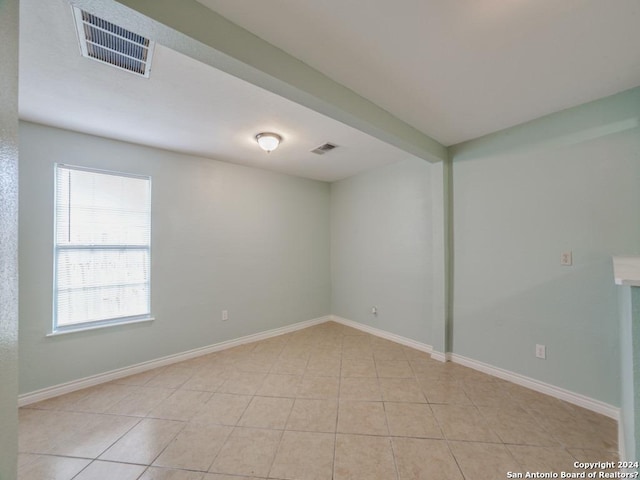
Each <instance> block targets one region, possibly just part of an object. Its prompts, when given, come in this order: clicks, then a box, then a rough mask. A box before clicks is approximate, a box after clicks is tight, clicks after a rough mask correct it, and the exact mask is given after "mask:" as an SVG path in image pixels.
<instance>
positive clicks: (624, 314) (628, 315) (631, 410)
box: [617, 286, 640, 461]
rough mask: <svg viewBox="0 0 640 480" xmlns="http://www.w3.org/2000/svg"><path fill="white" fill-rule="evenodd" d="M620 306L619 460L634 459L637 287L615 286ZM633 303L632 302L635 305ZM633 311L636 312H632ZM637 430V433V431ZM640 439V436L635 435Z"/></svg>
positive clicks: (637, 371) (639, 366) (639, 316)
mask: <svg viewBox="0 0 640 480" xmlns="http://www.w3.org/2000/svg"><path fill="white" fill-rule="evenodd" d="M617 290H618V298H619V307H620V327H621V328H620V424H619V428H621V429H622V434H623V438H624V458H621V459H620V460H626V461H635V460H636V458H637V457H636V414H635V412H636V406H635V403H636V398H637V395H636V393H635V386H636V379H635V377H636V375H640V371H639V370H638V368H640V365H638V366H636V365H634V349H633V344H634V342H636V341H637V340H636V339H634V338H633V332H634V330H635V332H636V336H637V334H638V328H637V327H638V325H634V316H635V320H636V323H637V322H638V320H639V319H640V315H638V314H639V313H640V312H638V307H640V303H638V302H637V301H636V302H634V301H633V300H634V299H633V297H632V294H631V291H632V290H636V292H635V297H636V300H638V299H637V297H638V292H637V290H639V289H638V288H635V287H627V286H620V287H617ZM634 303H635V305H634ZM634 310H635V311H634ZM638 433H640V432H638ZM638 438H640V437H638Z"/></svg>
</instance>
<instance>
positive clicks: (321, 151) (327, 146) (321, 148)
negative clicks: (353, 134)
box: [311, 143, 338, 155]
mask: <svg viewBox="0 0 640 480" xmlns="http://www.w3.org/2000/svg"><path fill="white" fill-rule="evenodd" d="M334 148H338V146H337V145H334V144H333V143H325V144H324V145H320V146H319V147H318V148H314V149H313V150H311V153H315V154H316V155H324V154H325V153H327V152H330V151H331V150H333V149H334Z"/></svg>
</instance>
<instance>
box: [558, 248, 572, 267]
mask: <svg viewBox="0 0 640 480" xmlns="http://www.w3.org/2000/svg"><path fill="white" fill-rule="evenodd" d="M560 265H562V266H564V267H570V266H571V265H573V255H572V254H571V251H568V252H562V254H561V255H560Z"/></svg>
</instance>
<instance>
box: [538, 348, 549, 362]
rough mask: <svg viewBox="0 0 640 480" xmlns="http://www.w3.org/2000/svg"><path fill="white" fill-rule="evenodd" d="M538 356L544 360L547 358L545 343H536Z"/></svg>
mask: <svg viewBox="0 0 640 480" xmlns="http://www.w3.org/2000/svg"><path fill="white" fill-rule="evenodd" d="M536 357H537V358H542V359H543V360H544V359H546V358H547V347H545V346H544V345H536Z"/></svg>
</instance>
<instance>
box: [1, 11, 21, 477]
mask: <svg viewBox="0 0 640 480" xmlns="http://www.w3.org/2000/svg"><path fill="white" fill-rule="evenodd" d="M0 65H1V67H0V68H1V70H2V73H1V74H0V480H13V479H15V478H16V476H17V473H16V467H17V458H18V403H17V401H18V0H0Z"/></svg>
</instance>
